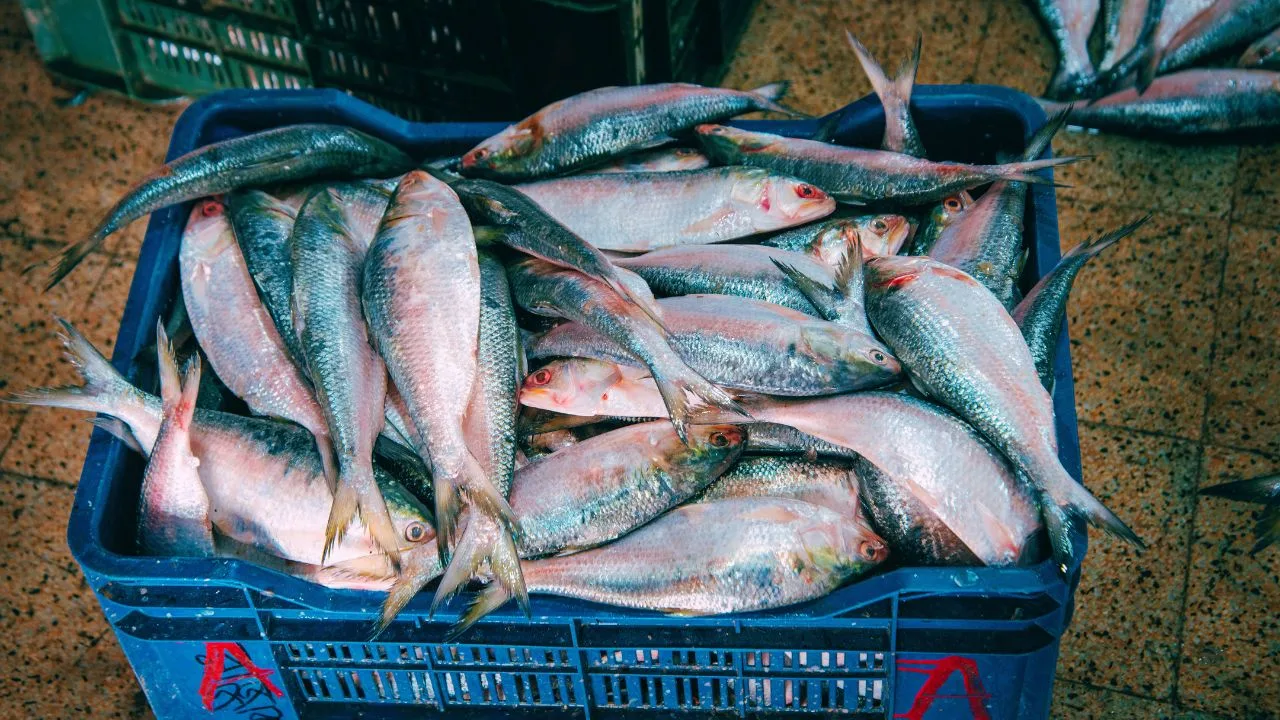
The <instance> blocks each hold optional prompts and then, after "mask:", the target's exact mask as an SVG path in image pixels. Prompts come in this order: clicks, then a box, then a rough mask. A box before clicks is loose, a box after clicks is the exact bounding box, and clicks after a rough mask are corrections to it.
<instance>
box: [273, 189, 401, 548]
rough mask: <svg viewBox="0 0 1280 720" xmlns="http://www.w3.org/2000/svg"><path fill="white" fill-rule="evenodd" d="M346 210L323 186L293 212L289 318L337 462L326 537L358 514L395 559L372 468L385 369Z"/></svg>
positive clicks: (335, 192) (358, 241)
mask: <svg viewBox="0 0 1280 720" xmlns="http://www.w3.org/2000/svg"><path fill="white" fill-rule="evenodd" d="M349 208H350V205H349V204H348V202H347V200H346V197H345V193H344V190H343V189H340V188H324V189H321V190H319V191H318V192H316V193H314V194H312V195H311V197H310V198H308V199H307V201H306V203H305V204H303V206H302V208H301V210H299V211H298V219H297V221H296V222H295V223H294V227H293V234H292V235H291V236H290V246H291V257H292V259H293V266H294V281H293V308H294V310H293V312H294V323H295V325H296V326H297V327H298V328H299V330H300V332H301V336H300V340H301V345H302V351H303V357H304V359H305V360H306V365H307V370H308V373H307V374H308V375H309V376H310V377H311V379H312V382H313V383H314V384H315V389H316V399H317V400H318V401H319V402H320V408H321V410H323V411H324V417H325V423H326V425H328V427H329V437H330V438H331V439H332V442H333V448H334V454H335V456H336V459H337V465H338V478H337V485H336V487H334V488H332V489H333V492H334V502H333V504H332V507H331V509H330V513H329V521H328V525H327V528H326V537H328V538H329V542H330V543H331V544H332V543H335V542H337V540H338V539H339V538H340V537H341V535H342V533H343V532H345V530H346V529H347V527H348V526H349V525H350V524H351V520H352V518H354V517H355V516H356V514H357V512H358V513H359V514H360V517H361V519H362V520H363V521H364V523H365V525H366V526H367V527H368V528H369V529H370V531H371V532H372V533H373V535H374V537H376V538H377V539H378V542H379V544H380V545H381V546H382V548H383V549H384V550H386V551H387V553H388V554H390V555H391V556H392V558H393V559H395V558H396V556H397V552H398V551H397V547H396V537H395V529H394V527H393V526H392V523H391V517H390V515H389V514H388V512H387V508H386V504H385V501H384V499H383V498H382V494H381V492H380V491H379V489H378V485H377V483H376V481H375V478H374V473H373V444H374V442H375V441H376V439H377V437H378V434H379V433H380V432H381V431H382V428H383V425H384V419H383V405H384V402H385V398H386V387H387V386H386V380H387V371H386V367H385V365H384V364H383V362H382V358H380V357H379V356H378V353H377V352H376V351H375V350H374V349H373V347H372V346H371V345H370V344H369V331H368V328H367V326H366V324H365V319H364V311H363V309H362V307H361V301H360V290H359V288H360V283H361V273H362V268H363V266H364V262H365V253H366V251H367V250H368V246H367V241H363V242H362V238H360V237H359V236H358V235H357V230H356V229H355V228H353V226H352V225H351V224H350V223H349V222H348V220H347V214H346V212H344V209H346V210H347V211H348V212H349Z"/></svg>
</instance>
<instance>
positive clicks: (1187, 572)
mask: <svg viewBox="0 0 1280 720" xmlns="http://www.w3.org/2000/svg"><path fill="white" fill-rule="evenodd" d="M1239 173H1240V149H1239V148H1236V178H1235V180H1234V181H1233V182H1232V193H1231V199H1230V201H1229V202H1228V203H1227V240H1228V241H1227V242H1226V243H1225V248H1224V249H1223V252H1222V260H1221V262H1220V264H1219V266H1218V292H1217V295H1216V298H1215V300H1214V307H1213V329H1212V332H1213V335H1212V336H1211V339H1210V341H1209V357H1208V362H1207V364H1206V370H1207V371H1208V374H1209V377H1207V378H1206V379H1205V391H1204V405H1203V412H1202V414H1201V416H1200V442H1199V458H1198V460H1197V462H1196V476H1195V482H1196V484H1195V489H1196V492H1195V494H1193V495H1192V496H1191V516H1190V517H1189V518H1188V522H1187V535H1186V537H1187V551H1186V558H1185V561H1184V563H1183V567H1182V608H1181V610H1180V611H1179V612H1178V623H1177V628H1176V630H1175V632H1174V637H1175V638H1176V639H1175V642H1174V648H1175V650H1176V654H1175V655H1174V657H1173V697H1172V700H1173V708H1174V710H1176V711H1181V710H1182V697H1181V694H1180V693H1179V691H1178V690H1179V687H1178V686H1179V684H1180V683H1181V680H1182V657H1183V645H1184V643H1185V642H1186V640H1187V606H1188V605H1189V604H1190V597H1191V559H1192V557H1193V556H1194V551H1195V543H1196V518H1197V517H1198V516H1199V513H1200V483H1201V482H1202V481H1203V480H1204V478H1205V473H1206V472H1207V471H1208V463H1207V462H1206V458H1205V455H1206V451H1205V448H1206V447H1207V446H1208V445H1209V409H1210V401H1211V400H1212V394H1213V377H1212V376H1213V373H1214V370H1213V368H1214V363H1215V361H1216V360H1217V357H1218V331H1219V327H1218V323H1219V321H1220V320H1221V318H1222V306H1223V300H1224V299H1223V293H1224V292H1225V290H1226V285H1227V263H1228V261H1229V260H1230V258H1231V242H1230V239H1231V234H1232V232H1233V231H1234V230H1235V221H1234V220H1233V219H1232V218H1234V217H1235V211H1236V194H1235V184H1236V182H1238V181H1239Z"/></svg>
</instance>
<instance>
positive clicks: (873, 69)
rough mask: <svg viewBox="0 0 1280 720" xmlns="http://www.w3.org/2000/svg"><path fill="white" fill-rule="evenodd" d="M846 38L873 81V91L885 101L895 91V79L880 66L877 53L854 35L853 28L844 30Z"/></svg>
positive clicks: (868, 77)
mask: <svg viewBox="0 0 1280 720" xmlns="http://www.w3.org/2000/svg"><path fill="white" fill-rule="evenodd" d="M844 39H845V40H846V41H848V43H849V49H850V50H853V56H854V57H856V58H857V59H858V64H859V65H861V66H862V72H863V73H864V74H865V75H866V76H867V80H870V81H871V89H872V91H873V92H875V94H876V95H877V96H879V97H880V102H881V103H883V102H884V101H885V99H886V98H887V97H889V96H890V95H891V93H893V81H892V80H890V79H889V76H887V75H885V72H884V68H883V67H881V66H880V63H879V61H877V60H876V57H875V55H872V54H871V51H870V50H868V49H867V46H866V45H863V44H862V41H860V40H858V36H856V35H854V34H853V31H852V30H845V31H844Z"/></svg>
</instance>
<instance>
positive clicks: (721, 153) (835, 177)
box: [696, 125, 1074, 205]
mask: <svg viewBox="0 0 1280 720" xmlns="http://www.w3.org/2000/svg"><path fill="white" fill-rule="evenodd" d="M696 132H697V134H698V140H699V141H700V142H701V143H702V145H703V148H704V149H705V150H706V152H707V154H708V155H710V156H711V157H712V158H713V159H715V160H716V161H718V162H722V163H728V164H735V165H751V166H754V167H763V168H766V169H768V170H771V171H773V172H775V173H780V174H782V175H790V176H792V177H796V178H799V179H801V180H804V181H806V182H809V183H812V184H814V185H816V186H817V187H819V188H821V189H822V190H823V191H825V192H826V193H827V194H828V195H830V196H832V197H834V198H835V199H836V200H839V201H840V202H848V203H854V204H865V203H869V202H878V201H886V200H887V201H893V202H897V203H901V204H905V205H921V204H926V203H930V202H934V201H937V200H941V199H943V198H945V197H946V196H948V195H951V194H953V193H955V192H958V191H960V190H967V189H969V188H973V187H977V186H978V185H983V184H986V183H988V182H992V181H994V180H999V179H1006V180H1021V181H1023V182H1033V183H1047V182H1049V181H1048V180H1047V179H1045V178H1043V177H1040V176H1038V175H1032V174H1029V173H1032V172H1034V171H1036V170H1041V169H1044V168H1047V167H1053V166H1054V165H1061V164H1064V163H1068V162H1072V161H1073V160H1074V158H1052V159H1047V160H1035V161H1032V162H1017V163H1009V164H1006V165H967V164H964V163H950V162H947V163H935V162H931V161H929V160H922V159H920V158H914V157H911V156H910V155H903V154H901V153H894V152H885V151H883V150H866V149H863V148H852V147H845V146H843V145H831V144H828V143H824V142H818V141H815V140H805V139H801V138H787V137H782V136H780V135H771V134H769V133H760V132H750V131H747V130H740V129H738V128H731V127H727V126H724V125H700V126H698V128H697V129H696Z"/></svg>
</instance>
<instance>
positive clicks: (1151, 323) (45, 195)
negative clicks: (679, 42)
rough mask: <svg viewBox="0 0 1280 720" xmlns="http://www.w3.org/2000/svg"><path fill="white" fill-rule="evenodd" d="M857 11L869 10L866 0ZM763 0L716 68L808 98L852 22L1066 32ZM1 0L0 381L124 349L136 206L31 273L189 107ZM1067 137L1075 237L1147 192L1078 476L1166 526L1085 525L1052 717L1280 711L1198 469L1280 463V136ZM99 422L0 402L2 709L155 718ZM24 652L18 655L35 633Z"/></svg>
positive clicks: (1082, 361) (1006, 61)
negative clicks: (98, 470)
mask: <svg viewBox="0 0 1280 720" xmlns="http://www.w3.org/2000/svg"><path fill="white" fill-rule="evenodd" d="M855 6H856V7H855ZM881 7H888V5H887V4H881V3H871V2H861V3H853V2H831V3H808V2H800V0H789V1H787V2H782V1H781V0H762V2H760V3H759V5H758V9H757V10H756V14H755V17H754V19H753V21H752V24H751V26H750V29H749V31H748V35H747V37H746V38H745V39H744V40H743V43H742V46H741V48H740V52H739V56H738V59H737V61H736V62H735V64H734V66H733V67H732V68H731V70H730V73H729V76H728V77H727V79H726V84H729V85H733V86H736V87H752V86H756V85H760V84H763V83H765V82H769V81H772V80H776V79H779V78H788V79H791V80H792V81H793V90H792V96H791V98H790V102H791V103H792V104H793V105H795V106H796V107H798V108H800V109H802V110H805V111H809V112H814V113H819V112H824V111H827V110H830V109H832V108H834V107H837V106H839V105H842V104H844V103H846V102H848V101H849V100H851V99H854V98H857V97H860V96H862V95H863V94H865V93H866V92H868V90H869V86H868V84H867V81H866V80H865V79H864V78H863V77H862V76H861V74H860V72H859V71H858V70H857V69H856V66H855V64H854V63H853V61H852V58H851V57H850V55H849V53H848V51H847V50H846V49H845V47H844V45H843V42H842V40H841V38H840V31H841V30H842V29H843V28H845V27H850V28H852V29H854V30H855V31H856V32H858V33H859V35H860V37H861V38H862V39H863V41H864V42H865V43H866V44H867V45H868V46H869V47H870V48H871V50H872V51H873V52H875V53H876V54H877V55H878V56H880V57H881V59H882V60H884V61H885V63H886V65H891V64H896V63H897V62H898V59H899V58H901V57H902V56H903V55H905V54H906V53H907V52H909V50H910V48H911V45H912V43H913V42H914V40H915V36H916V33H917V32H918V31H923V32H924V34H925V54H924V62H923V65H922V67H921V72H920V78H921V81H922V82H950V83H954V82H997V83H1003V84H1007V85H1011V86H1013V87H1016V88H1019V89H1022V90H1025V91H1028V92H1032V93H1035V92H1037V91H1039V90H1040V89H1041V87H1042V86H1043V83H1044V82H1045V80H1046V78H1047V75H1048V70H1049V68H1050V66H1051V64H1052V61H1053V57H1052V52H1051V50H1050V49H1049V46H1048V45H1047V43H1046V41H1045V40H1044V38H1043V36H1042V34H1041V31H1040V29H1039V27H1038V26H1037V24H1036V21H1035V17H1034V14H1033V12H1032V10H1031V9H1030V8H1029V6H1028V5H1027V4H1025V3H1022V2H1018V1H1017V0H978V1H976V2H974V1H972V0H971V1H969V2H961V1H960V0H932V1H929V0H919V1H918V2H911V3H895V4H894V5H893V10H892V12H888V11H885V10H881V9H880V8H881ZM68 94H69V93H68V92H67V91H66V90H63V89H57V88H55V87H53V86H52V84H51V83H50V82H49V80H48V79H47V77H46V76H45V75H44V74H43V72H42V71H41V70H40V68H39V65H38V62H37V61H36V59H35V52H34V49H33V46H32V43H31V41H30V39H29V37H28V35H27V32H26V28H25V27H24V26H23V24H22V20H21V17H20V15H19V12H18V10H17V9H16V7H15V5H14V4H13V3H4V4H2V5H0V302H2V304H0V321H2V322H0V389H5V388H15V387H24V386H27V385H31V384H48V383H56V382H62V381H68V380H70V377H69V375H68V373H69V370H68V369H67V368H66V366H65V365H64V364H63V363H61V362H60V361H59V360H58V358H59V355H60V351H59V349H58V346H57V342H56V340H55V337H54V332H53V327H52V323H51V321H50V313H55V312H56V313H58V314H61V315H65V316H67V317H68V318H70V319H71V320H73V321H74V322H75V323H76V324H77V325H78V326H79V327H81V328H82V329H84V330H85V331H86V332H87V334H88V335H89V337H90V339H92V340H93V341H94V342H95V343H97V344H98V345H99V347H104V348H109V347H110V345H111V342H112V340H113V338H114V334H115V329H116V323H117V320H118V318H119V317H120V314H121V310H122V308H123V305H124V299H125V294H126V292H127V289H128V283H129V278H130V277H131V275H132V270H133V261H132V259H131V258H132V256H133V255H134V254H136V250H137V247H138V243H139V241H140V238H141V236H142V229H143V224H142V223H138V224H136V225H135V226H134V227H132V228H130V229H129V230H128V231H127V232H125V233H123V236H122V237H120V238H118V239H116V241H115V242H114V244H113V245H111V246H110V247H109V248H108V249H107V250H106V251H104V252H102V253H99V254H97V255H95V256H94V257H93V258H91V259H90V260H89V261H88V262H87V263H86V264H85V266H84V267H82V268H81V269H80V270H79V271H77V272H76V273H75V274H74V275H73V276H72V277H71V279H70V280H69V281H68V282H67V283H65V284H64V285H63V286H62V287H61V288H59V289H58V290H56V291H55V292H53V293H50V294H47V295H46V294H41V293H39V292H38V289H37V287H36V286H35V281H34V280H32V279H31V278H28V277H25V276H23V275H22V274H21V271H22V269H23V268H24V267H25V266H26V265H27V264H28V263H30V262H32V261H34V260H36V259H39V258H41V257H43V256H44V255H45V254H46V253H48V252H50V250H51V249H52V248H54V247H56V246H57V245H58V244H59V243H62V242H64V241H66V240H67V239H68V238H69V237H72V236H75V235H76V234H78V233H81V232H83V231H84V230H85V229H86V228H87V226H88V225H89V224H90V223H91V222H92V220H93V218H95V217H96V216H97V215H98V214H99V213H101V212H102V211H103V210H104V209H105V208H106V207H107V206H108V205H109V204H110V203H111V202H112V201H113V200H114V199H115V196H116V194H117V193H119V192H120V191H121V189H122V188H123V187H124V185H125V183H127V182H129V181H130V179H132V178H135V177H137V176H139V175H141V174H142V173H143V172H144V171H145V170H147V169H148V168H150V167H152V166H153V165H155V164H157V163H158V162H159V161H160V159H161V157H162V156H163V153H164V148H165V144H166V139H167V137H168V134H169V130H170V128H171V127H172V124H173V121H174V119H175V118H176V116H177V114H178V112H179V108H175V107H169V108H146V107H141V106H138V105H135V104H131V103H128V102H125V101H122V100H118V99H115V98H110V97H94V98H91V99H90V100H89V101H88V102H87V103H85V104H84V105H82V106H80V107H77V108H61V107H58V106H56V105H55V104H54V100H56V99H57V98H60V97H65V96H67V95H68ZM1055 149H1056V150H1057V151H1058V153H1059V154H1063V153H1075V154H1090V155H1096V156H1097V157H1096V159H1094V160H1092V161H1089V162H1085V163H1080V164H1078V165H1075V166H1071V167H1069V168H1067V169H1065V170H1063V171H1062V172H1061V173H1060V175H1059V179H1060V180H1061V181H1062V182H1064V183H1068V184H1070V185H1072V187H1070V188H1065V189H1063V190H1061V191H1060V192H1059V211H1060V213H1061V221H1062V222H1061V226H1062V244H1063V248H1064V249H1066V248H1068V247H1070V246H1071V245H1074V244H1075V243H1076V242H1078V241H1080V240H1082V239H1084V238H1085V236H1086V235H1088V234H1090V233H1094V234H1096V233H1097V232H1098V231H1100V230H1103V229H1109V228H1112V227H1114V226H1117V225H1119V224H1121V223H1123V222H1127V221H1128V220H1131V219H1133V218H1135V217H1137V216H1139V215H1141V214H1143V213H1145V212H1148V211H1151V212H1155V213H1156V217H1155V218H1154V220H1153V221H1152V223H1151V224H1150V225H1149V226H1148V227H1147V228H1145V229H1144V230H1142V231H1141V232H1140V233H1139V235H1138V236H1137V237H1134V238H1132V239H1129V240H1126V241H1125V242H1124V243H1123V244H1121V245H1120V246H1119V247H1117V248H1115V249H1113V250H1109V251H1108V252H1107V253H1106V254H1104V255H1103V256H1102V257H1101V258H1099V259H1098V260H1096V261H1094V263H1093V264H1092V265H1091V266H1090V268H1089V269H1088V270H1086V271H1085V272H1084V273H1083V274H1082V276H1081V278H1080V280H1079V282H1078V283H1077V286H1076V287H1077V290H1076V294H1075V296H1074V298H1073V300H1072V304H1071V308H1070V326H1071V333H1072V351H1073V356H1074V362H1075V378H1076V383H1077V409H1078V412H1079V414H1080V418H1081V433H1080V436H1081V437H1080V439H1081V445H1082V454H1083V457H1084V467H1085V479H1086V482H1087V483H1088V484H1089V485H1090V486H1091V487H1092V488H1093V489H1094V490H1095V491H1096V492H1097V493H1098V494H1099V495H1100V496H1101V497H1103V498H1104V499H1105V500H1106V501H1107V502H1109V503H1110V504H1111V505H1112V507H1114V508H1116V509H1117V510H1118V511H1119V512H1120V514H1121V515H1123V516H1124V517H1126V518H1128V519H1130V520H1131V521H1132V523H1133V525H1134V527H1135V528H1136V529H1138V530H1139V532H1140V533H1141V534H1142V535H1143V537H1144V538H1146V540H1147V541H1148V542H1149V543H1150V545H1151V549H1150V550H1149V551H1148V552H1147V553H1145V554H1141V555H1139V554H1136V553H1134V552H1132V551H1131V550H1130V549H1128V548H1126V547H1124V546H1121V545H1119V544H1117V543H1115V542H1113V541H1110V540H1108V539H1105V538H1101V537H1095V538H1094V542H1093V544H1092V547H1091V551H1090V556H1089V560H1088V562H1087V563H1086V565H1085V576H1084V579H1083V581H1082V584H1081V586H1080V590H1079V595H1078V600H1077V614H1076V617H1075V622H1074V624H1073V626H1072V628H1071V629H1070V630H1069V632H1068V634H1067V637H1066V639H1065V641H1064V644H1063V649H1062V659H1061V662H1060V665H1059V670H1058V676H1059V678H1060V681H1059V682H1058V683H1057V684H1056V686H1055V690H1054V712H1053V716H1054V717H1063V718H1171V719H1176V720H1209V719H1211V718H1219V719H1221V718H1231V719H1238V718H1251V719H1256V718H1275V717H1277V716H1278V715H1280V683H1277V682H1276V678H1277V677H1280V646H1278V645H1277V631H1278V630H1280V621H1277V611H1280V583H1278V582H1277V573H1278V572H1280V567H1278V566H1277V563H1280V550H1277V549H1272V550H1271V551H1269V552H1267V553H1263V554H1261V555H1259V556H1257V557H1250V556H1249V555H1248V553H1247V550H1248V548H1249V546H1250V544H1251V541H1250V539H1249V538H1248V535H1249V531H1250V528H1251V524H1252V522H1253V520H1254V519H1255V518H1256V514H1255V513H1253V512H1252V511H1251V509H1250V508H1248V507H1245V506H1242V505H1239V504H1236V503H1231V502H1228V501H1223V500H1216V499H1198V498H1197V496H1196V495H1195V490H1196V489H1197V488H1198V487H1204V486H1206V485H1209V484H1212V483H1216V482H1223V481H1226V480H1230V479H1235V478H1241V477H1249V476H1254V475H1258V474H1261V473H1264V472H1267V471H1274V470H1275V469H1276V468H1277V467H1280V418H1278V417H1277V416H1278V414H1280V377H1278V376H1277V373H1278V372H1280V371H1278V370H1277V363H1276V358H1277V357H1278V356H1280V284H1278V282H1280V281H1277V279H1276V277H1277V273H1276V268H1277V267H1280V249H1278V248H1280V246H1278V243H1280V240H1278V239H1277V236H1278V235H1280V200H1278V199H1277V197H1278V195H1277V193H1280V171H1278V170H1277V168H1278V167H1280V145H1277V146H1272V147H1250V148H1248V149H1247V150H1245V151H1243V152H1242V151H1241V149H1240V148H1239V147H1236V146H1233V145H1227V144H1196V143H1191V144H1183V145H1177V146H1175V145H1168V144H1163V143H1158V142H1152V141H1138V140H1132V139H1125V138H1119V137H1108V136H1102V135H1092V134H1086V133H1080V132H1072V133H1067V134H1064V135H1063V136H1062V137H1061V138H1059V140H1058V141H1057V143H1056V147H1055ZM87 439H88V429H87V426H86V425H85V424H84V422H83V417H81V416H78V415H75V414H71V413H58V412H53V411H48V410H36V411H31V412H28V411H26V410H25V409H15V408H12V407H7V406H5V407H0V515H2V516H3V517H5V518H6V523H5V525H4V530H3V531H0V533H3V537H4V547H3V550H4V557H3V558H2V559H0V567H2V569H3V573H4V586H3V590H0V616H3V617H4V618H5V619H6V622H8V623H9V625H8V626H7V627H8V628H9V634H8V638H9V650H8V651H7V652H6V653H5V654H4V655H2V656H0V717H6V718H7V717H70V716H76V717H79V716H93V717H141V716H146V715H148V714H149V713H148V711H147V709H146V705H145V701H144V700H143V699H142V695H141V693H140V692H139V690H138V686H137V683H136V681H135V680H134V679H133V676H132V675H131V673H130V671H129V669H128V665H127V664H126V662H125V660H124V657H123V656H122V654H121V652H120V650H119V647H118V645H117V644H116V642H115V639H114V638H113V637H112V636H111V635H110V633H109V630H108V628H107V625H106V623H105V621H104V620H103V619H102V617H101V613H100V611H99V610H98V608H97V605H96V602H95V601H94V599H93V596H92V593H91V592H90V590H89V589H88V588H87V587H86V586H85V583H84V580H83V578H82V576H81V575H80V572H79V570H78V568H77V567H76V566H75V563H74V561H73V560H72V559H71V557H70V555H69V553H68V552H67V549H66V545H65V539H64V536H65V525H66V517H67V513H68V510H69V507H70V504H71V498H72V492H73V486H74V484H75V482H76V478H77V476H78V473H79V465H80V462H81V459H82V457H83V455H84V451H85V445H86V442H87ZM19 649H20V650H19Z"/></svg>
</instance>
